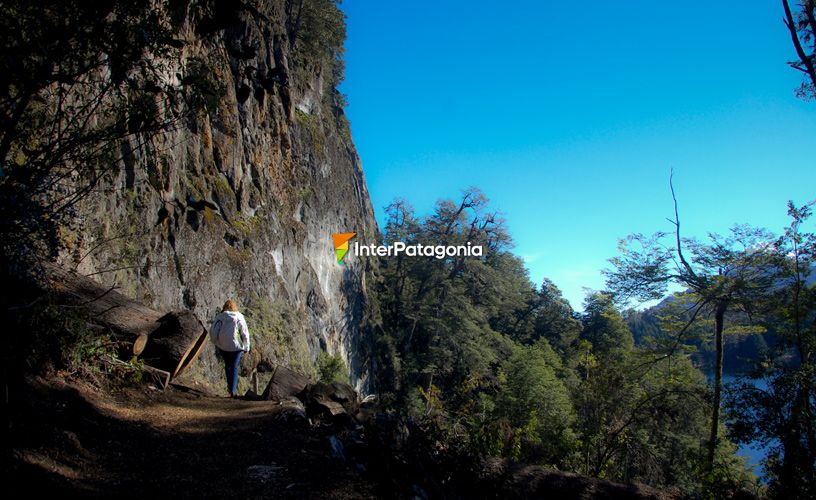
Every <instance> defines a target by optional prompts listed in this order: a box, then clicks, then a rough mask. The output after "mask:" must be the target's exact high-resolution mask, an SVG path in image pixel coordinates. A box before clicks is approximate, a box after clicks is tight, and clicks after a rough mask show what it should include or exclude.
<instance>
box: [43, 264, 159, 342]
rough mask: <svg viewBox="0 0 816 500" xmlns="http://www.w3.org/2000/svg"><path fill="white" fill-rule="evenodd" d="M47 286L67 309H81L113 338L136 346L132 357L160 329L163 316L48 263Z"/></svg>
mask: <svg viewBox="0 0 816 500" xmlns="http://www.w3.org/2000/svg"><path fill="white" fill-rule="evenodd" d="M43 269H44V271H45V274H46V280H47V282H48V283H47V284H48V285H49V286H50V287H51V289H52V291H53V292H54V293H56V294H57V297H58V300H59V301H60V302H61V303H63V304H64V305H65V306H66V307H70V308H74V309H79V310H81V311H83V312H84V313H86V314H87V315H88V316H89V317H88V319H89V320H90V321H92V322H94V323H96V324H99V325H102V326H105V327H107V328H109V329H110V330H111V332H112V333H113V335H114V336H116V337H118V338H119V339H122V340H125V341H132V342H133V351H132V352H133V355H134V356H138V355H139V354H141V352H142V351H143V350H144V347H145V343H146V340H147V338H148V336H149V335H150V334H151V333H152V332H153V331H155V330H156V329H157V328H159V327H160V326H161V324H160V323H159V319H160V318H161V317H162V313H160V312H158V311H155V310H153V309H150V308H149V307H146V306H145V305H143V304H141V303H139V302H136V301H135V300H131V299H129V298H127V297H125V296H124V295H122V294H121V293H119V292H117V291H116V290H114V289H113V287H105V286H103V285H101V284H100V283H98V282H96V281H94V280H93V279H91V278H89V277H87V276H82V275H81V274H77V273H75V272H73V271H69V270H68V269H65V268H62V267H60V266H57V265H56V264H51V263H45V264H43Z"/></svg>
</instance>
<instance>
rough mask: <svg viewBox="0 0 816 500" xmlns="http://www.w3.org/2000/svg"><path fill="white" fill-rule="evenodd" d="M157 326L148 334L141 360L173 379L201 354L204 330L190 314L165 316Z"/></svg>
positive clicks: (180, 313) (177, 313)
mask: <svg viewBox="0 0 816 500" xmlns="http://www.w3.org/2000/svg"><path fill="white" fill-rule="evenodd" d="M159 323H160V324H161V326H160V327H159V328H158V329H156V330H155V331H154V332H152V333H151V334H150V337H149V339H148V341H147V345H146V346H145V349H144V351H143V352H142V359H144V361H145V363H147V364H149V365H150V366H153V367H156V368H158V369H160V370H165V371H167V372H169V373H170V376H171V378H175V377H176V376H178V375H179V374H180V373H181V372H183V371H184V370H185V369H186V368H187V367H188V366H189V365H190V364H191V363H192V362H193V361H195V360H196V358H198V355H199V354H201V350H202V349H203V348H204V344H205V343H206V341H207V329H206V328H205V327H204V324H203V323H202V322H201V320H199V319H198V317H196V315H195V314H193V313H192V312H191V311H177V312H171V313H167V314H165V315H164V316H162V317H161V318H160V319H159Z"/></svg>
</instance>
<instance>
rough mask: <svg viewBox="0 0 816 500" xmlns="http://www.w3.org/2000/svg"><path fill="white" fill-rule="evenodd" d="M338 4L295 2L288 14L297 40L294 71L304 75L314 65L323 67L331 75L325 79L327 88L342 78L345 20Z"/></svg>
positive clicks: (329, 0)
mask: <svg viewBox="0 0 816 500" xmlns="http://www.w3.org/2000/svg"><path fill="white" fill-rule="evenodd" d="M339 3H340V2H339V1H335V0H304V1H302V2H299V3H298V2H292V4H294V5H293V6H292V12H290V13H289V21H290V28H289V29H290V34H291V35H290V36H292V38H294V39H295V40H296V43H295V58H294V60H295V70H296V72H297V73H299V74H300V75H301V76H303V75H305V74H306V72H307V71H309V70H310V69H311V68H313V67H318V68H320V69H322V70H323V71H325V72H326V73H327V74H328V75H329V76H330V78H326V82H327V89H332V88H334V87H336V86H337V85H339V84H340V82H341V81H342V80H343V59H342V55H343V42H344V41H345V39H346V22H345V14H343V11H342V10H340V8H339V7H338V4H339ZM326 93H327V94H328V92H326Z"/></svg>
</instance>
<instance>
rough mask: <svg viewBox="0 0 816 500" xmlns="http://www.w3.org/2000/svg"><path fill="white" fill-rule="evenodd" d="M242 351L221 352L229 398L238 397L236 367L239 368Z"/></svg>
mask: <svg viewBox="0 0 816 500" xmlns="http://www.w3.org/2000/svg"><path fill="white" fill-rule="evenodd" d="M243 355H244V351H235V352H229V351H221V356H222V357H223V358H224V371H225V372H226V374H227V390H228V391H229V393H230V396H237V395H238V367H239V366H241V357H242V356H243Z"/></svg>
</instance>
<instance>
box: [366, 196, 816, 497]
mask: <svg viewBox="0 0 816 500" xmlns="http://www.w3.org/2000/svg"><path fill="white" fill-rule="evenodd" d="M387 213H388V223H387V225H386V227H385V229H384V239H385V241H386V242H393V241H405V242H410V243H414V242H417V243H422V244H429V245H434V244H446V245H458V244H462V243H463V242H465V241H470V242H474V243H478V244H482V245H484V247H485V248H486V249H487V250H486V255H485V257H484V258H483V259H468V258H459V259H447V260H445V261H438V260H436V259H407V258H402V259H400V258H395V259H384V260H383V261H382V262H381V264H380V266H381V272H382V277H381V281H380V283H379V293H378V294H377V297H378V300H379V308H380V311H381V314H382V322H383V328H384V332H385V334H386V335H385V336H384V337H383V338H382V339H379V340H378V342H379V345H378V352H379V353H380V354H379V355H380V356H385V358H384V359H383V361H382V365H383V366H388V367H392V369H390V370H387V371H384V372H383V373H382V374H381V375H380V378H379V379H378V383H379V385H380V387H381V388H383V391H384V392H386V393H387V395H388V397H389V398H390V401H391V404H392V405H394V406H395V407H397V408H400V409H401V410H402V411H405V412H406V413H408V414H409V415H411V416H412V418H417V419H420V420H422V421H423V422H426V424H427V425H429V426H432V427H433V428H434V429H436V432H439V433H441V434H442V435H443V436H445V439H447V440H449V441H450V442H451V443H458V444H459V445H460V446H465V447H468V448H469V449H470V450H472V451H474V452H476V453H482V454H488V455H501V456H508V457H513V458H514V459H516V460H522V461H528V462H534V463H541V464H546V465H548V466H550V467H556V468H559V469H562V470H569V471H576V472H579V473H582V474H586V475H591V476H596V477H604V478H610V479H614V480H620V481H633V480H636V481H640V482H644V483H646V484H651V485H659V486H662V487H676V488H679V489H680V490H681V491H684V492H686V493H688V494H691V493H697V494H704V493H706V494H709V495H713V496H717V497H720V496H728V492H732V491H735V490H738V489H741V488H747V489H749V490H750V491H754V492H761V491H762V490H763V486H762V484H761V483H760V482H758V480H757V478H756V477H755V476H754V475H753V473H752V472H751V471H750V469H749V468H748V467H747V466H746V464H745V460H744V458H741V457H738V456H736V454H735V451H736V446H735V444H736V443H739V442H740V441H741V440H742V441H760V442H763V443H766V444H768V445H769V446H770V450H771V451H770V454H769V456H768V458H767V464H768V471H769V474H770V485H769V488H770V494H771V495H772V496H779V497H791V498H806V497H807V496H808V495H809V492H811V491H813V489H812V488H813V485H814V482H813V480H814V475H813V474H814V469H813V463H814V462H813V460H814V456H813V448H812V447H811V445H812V444H813V443H814V441H813V438H814V434H813V431H814V429H813V412H814V395H813V382H814V378H813V377H814V372H813V364H812V358H811V352H812V349H813V345H814V342H816V337H814V329H813V320H814V314H815V313H816V311H814V305H816V304H814V289H813V287H812V286H806V285H805V283H806V281H807V280H808V277H809V276H810V273H811V271H812V268H813V261H812V259H813V251H814V249H816V248H814V246H813V245H814V243H816V237H815V236H814V234H813V233H812V232H807V231H806V229H805V227H806V224H807V222H808V218H809V217H810V216H811V213H812V211H811V206H810V204H808V205H805V206H802V207H797V206H795V205H794V204H792V203H791V204H789V206H788V215H789V216H790V226H789V227H788V228H787V229H786V231H785V233H784V234H782V235H772V234H769V233H768V232H767V231H764V230H759V229H756V228H751V227H744V226H737V227H735V228H733V230H732V233H731V234H729V235H728V236H725V237H721V236H717V235H712V236H711V240H710V241H708V242H699V241H696V240H687V239H684V238H682V237H681V236H680V233H679V226H680V224H679V218H678V219H677V220H676V221H675V225H676V227H677V228H678V230H677V231H678V232H677V233H675V234H668V235H667V234H657V235H654V236H652V237H649V238H645V237H643V236H642V235H637V234H636V235H632V236H629V237H628V238H625V239H624V240H622V241H621V254H620V255H619V256H615V257H612V258H611V259H610V266H609V268H608V269H607V270H606V276H607V285H608V289H607V290H605V291H599V292H595V293H592V294H590V295H588V296H587V298H586V300H585V302H584V304H583V306H584V309H583V312H581V313H576V312H575V311H574V310H573V309H572V308H571V307H570V305H569V303H568V302H567V301H566V300H564V298H563V297H562V296H561V292H560V291H559V290H558V288H557V287H556V286H555V285H554V284H553V283H552V282H550V281H549V280H545V281H544V282H543V283H541V284H540V285H536V284H533V283H531V282H530V279H529V277H528V274H527V271H526V270H525V267H524V263H523V261H522V260H521V259H520V258H519V257H517V256H515V255H514V254H513V253H512V252H511V248H512V239H511V237H510V235H509V234H508V232H507V228H506V227H505V223H504V221H503V220H502V219H501V217H500V216H499V215H498V214H497V213H496V212H495V211H494V210H493V209H492V208H491V207H490V206H489V203H488V200H487V199H486V198H485V196H484V195H483V194H482V193H481V192H480V191H479V190H477V189H469V190H467V191H465V192H464V193H463V196H462V198H461V199H460V200H457V201H452V200H442V201H440V202H439V203H438V204H437V206H436V208H435V210H434V212H433V213H432V214H430V215H428V216H426V217H417V216H416V215H415V213H414V211H413V210H412V209H411V207H410V205H408V204H407V203H406V202H405V201H401V200H398V201H395V202H394V203H393V204H391V205H390V206H389V207H388V210H387ZM666 237H668V238H669V244H668V245H664V244H662V242H661V239H662V238H666ZM674 243H676V247H672V245H673V244H674ZM684 251H686V252H687V254H688V257H686V254H685V253H684ZM671 280H688V282H687V283H686V282H683V283H684V284H687V288H686V289H685V290H684V291H683V292H680V293H676V294H673V295H672V300H670V301H667V305H665V306H664V307H661V308H660V309H658V311H657V313H654V314H655V322H656V325H657V328H654V329H652V330H651V331H650V332H649V333H648V334H644V335H641V336H640V337H639V338H638V340H637V342H635V340H634V338H633V335H632V331H631V330H630V328H629V326H628V324H627V320H626V316H630V317H631V316H633V315H635V314H637V313H636V312H633V311H631V310H623V311H622V308H624V307H625V306H627V305H628V304H630V303H631V299H632V297H633V296H635V295H637V296H639V297H641V298H643V299H644V300H645V299H650V298H660V297H663V294H664V293H665V290H666V286H667V284H668V283H669V282H670V281H671ZM770 330H772V331H773V332H774V335H775V339H776V342H775V343H774V345H773V347H772V348H768V349H766V350H764V351H763V352H762V353H761V354H762V355H761V356H759V355H758V356H756V357H755V358H754V359H753V360H752V363H751V367H752V369H751V370H750V372H749V373H748V375H747V376H749V377H754V378H764V379H767V380H768V382H769V383H768V390H767V391H762V390H760V389H757V388H756V387H754V386H753V385H751V384H750V383H747V382H743V383H741V384H736V385H734V386H728V387H726V388H723V387H722V377H721V375H722V352H723V350H727V349H728V348H729V345H728V344H725V347H723V344H721V343H720V344H717V345H719V347H717V348H716V350H717V351H718V353H719V354H718V356H719V357H718V359H719V360H720V362H719V363H718V364H717V367H716V369H717V370H719V372H718V373H714V374H713V376H712V377H711V379H712V382H711V383H709V382H707V379H706V375H707V373H704V372H703V371H702V370H701V369H700V367H699V366H700V365H699V363H698V364H697V365H695V363H693V362H692V359H693V356H694V355H695V354H696V353H697V351H698V346H700V345H701V344H703V345H714V344H715V343H717V342H722V338H723V337H726V338H730V337H738V336H746V335H751V334H755V333H756V332H758V331H759V332H765V331H770ZM708 375H712V374H711V373H710V372H709V373H708ZM715 384H716V385H715ZM715 401H716V403H714V402H715ZM720 402H722V403H723V412H722V413H719V412H714V411H713V410H712V408H719V406H720ZM714 404H716V405H717V406H713V405H714Z"/></svg>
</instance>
